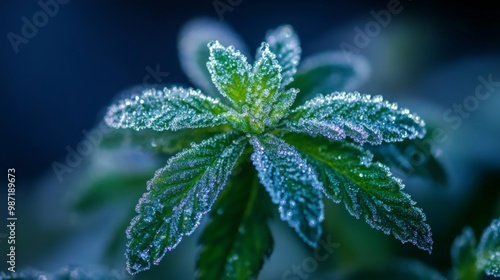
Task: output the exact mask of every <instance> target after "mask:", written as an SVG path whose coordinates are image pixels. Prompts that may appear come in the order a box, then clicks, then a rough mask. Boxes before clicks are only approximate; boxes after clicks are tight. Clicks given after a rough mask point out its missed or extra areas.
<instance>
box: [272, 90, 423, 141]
mask: <svg viewBox="0 0 500 280" xmlns="http://www.w3.org/2000/svg"><path fill="white" fill-rule="evenodd" d="M282 124H283V125H284V128H285V129H286V130H289V131H293V132H299V133H307V134H309V135H311V136H316V135H323V136H325V137H327V138H329V139H332V140H342V139H345V138H346V137H349V138H351V139H352V140H354V141H355V142H357V143H359V144H364V143H366V142H368V143H370V144H372V145H378V144H381V143H382V142H396V141H403V140H404V139H415V138H422V137H423V136H424V134H425V124H424V121H423V120H421V119H420V117H418V116H417V115H414V114H412V113H410V111H409V110H408V109H404V108H399V107H398V106H397V104H395V103H389V102H387V101H384V100H383V99H382V97H381V96H374V97H371V96H370V95H362V94H360V93H358V92H355V93H345V92H338V93H333V94H330V95H327V96H319V97H317V98H315V99H313V100H310V101H308V102H306V104H304V105H302V106H300V107H298V108H296V109H294V110H292V112H291V113H290V114H289V115H288V117H287V118H286V119H284V121H283V122H282Z"/></svg>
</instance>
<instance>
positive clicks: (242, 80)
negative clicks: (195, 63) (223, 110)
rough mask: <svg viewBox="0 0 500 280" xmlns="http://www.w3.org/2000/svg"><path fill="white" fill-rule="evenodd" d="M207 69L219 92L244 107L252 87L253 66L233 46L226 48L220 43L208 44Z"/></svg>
mask: <svg viewBox="0 0 500 280" xmlns="http://www.w3.org/2000/svg"><path fill="white" fill-rule="evenodd" d="M208 48H209V49H210V58H209V61H208V62H207V68H208V71H209V72H210V76H211V77H212V82H213V83H214V85H215V86H216V87H217V89H218V90H219V92H220V93H221V94H222V95H223V96H225V97H226V98H228V99H229V101H231V102H232V103H233V104H235V105H237V106H242V105H243V104H244V102H245V97H246V95H247V91H248V90H247V89H248V87H249V86H250V71H251V66H250V64H248V62H247V58H246V57H245V56H244V55H242V54H241V53H240V52H239V51H237V50H235V49H234V47H233V46H229V47H227V48H225V47H224V46H222V45H221V44H220V43H219V41H212V42H210V43H209V44H208Z"/></svg>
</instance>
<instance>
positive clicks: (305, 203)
mask: <svg viewBox="0 0 500 280" xmlns="http://www.w3.org/2000/svg"><path fill="white" fill-rule="evenodd" d="M250 143H251V144H252V146H253V147H254V153H253V154H252V156H251V158H252V162H253V164H254V166H255V169H257V172H258V173H259V179H260V182H261V183H262V185H264V186H265V187H266V190H267V191H268V192H269V194H270V195H271V199H272V201H273V202H274V203H275V204H277V205H278V206H279V212H280V216H281V219H282V220H283V221H286V222H288V224H289V225H290V226H291V227H292V228H294V229H295V230H296V231H297V233H298V234H299V236H300V237H302V239H303V240H304V241H305V242H307V243H308V244H309V245H311V246H313V247H316V244H317V242H318V239H319V237H320V235H321V222H322V221H323V218H324V217H323V203H322V202H321V194H320V188H321V183H320V182H319V181H318V178H317V177H316V174H315V173H314V172H313V169H312V167H311V166H310V165H309V164H308V163H307V161H305V160H304V159H303V158H302V157H301V156H300V155H299V153H298V152H297V151H296V150H295V149H294V148H293V147H292V146H290V145H288V144H287V143H285V142H284V141H283V140H281V139H279V138H276V137H275V136H273V135H271V134H265V135H263V136H259V137H256V136H254V137H252V139H250Z"/></svg>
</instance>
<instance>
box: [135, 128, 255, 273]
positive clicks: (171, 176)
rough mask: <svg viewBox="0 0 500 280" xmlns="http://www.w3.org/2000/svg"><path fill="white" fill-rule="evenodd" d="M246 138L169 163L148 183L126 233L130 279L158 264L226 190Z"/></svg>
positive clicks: (219, 139)
mask: <svg viewBox="0 0 500 280" xmlns="http://www.w3.org/2000/svg"><path fill="white" fill-rule="evenodd" d="M246 139H247V138H246V137H241V136H238V134H236V133H226V134H221V135H218V136H215V137H213V138H210V139H207V140H205V141H203V142H202V143H200V144H197V145H194V146H193V147H192V148H190V149H187V150H184V151H182V152H180V153H178V154H177V155H176V156H174V157H172V158H171V159H170V160H169V161H168V163H167V165H166V166H165V167H164V168H162V169H159V170H158V171H156V174H155V176H154V178H153V179H152V180H150V181H149V182H148V186H147V187H148V192H147V193H145V194H144V195H143V197H142V198H141V199H140V200H139V203H138V204H137V206H136V211H137V213H138V214H139V215H137V216H136V217H135V218H133V219H132V222H131V224H130V227H129V228H128V229H127V238H128V239H129V242H128V244H127V251H126V256H127V270H128V271H129V272H130V273H131V274H135V273H137V272H140V271H143V270H147V269H149V267H150V266H151V263H154V264H158V263H159V261H160V260H161V258H162V257H163V255H164V254H165V252H167V251H170V250H172V249H174V248H175V246H177V244H178V243H179V242H180V241H181V239H182V237H183V236H185V235H190V234H191V233H192V232H193V231H194V230H195V229H196V228H197V227H198V225H199V223H200V219H201V217H202V215H203V214H205V213H207V212H208V211H209V210H210V209H211V207H212V204H213V203H214V201H215V199H216V198H217V195H218V193H219V192H220V191H221V189H222V188H223V187H224V186H225V185H226V182H227V179H228V177H229V176H230V174H231V171H232V169H233V166H234V164H235V162H236V160H237V159H238V158H239V156H240V155H241V153H242V151H243V149H244V148H245V146H246V142H247V140H246Z"/></svg>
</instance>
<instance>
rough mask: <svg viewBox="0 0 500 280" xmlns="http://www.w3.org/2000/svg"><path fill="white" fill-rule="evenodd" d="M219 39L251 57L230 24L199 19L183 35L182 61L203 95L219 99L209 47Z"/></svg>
mask: <svg viewBox="0 0 500 280" xmlns="http://www.w3.org/2000/svg"><path fill="white" fill-rule="evenodd" d="M213 40H218V41H219V42H221V43H222V44H224V45H233V46H235V47H236V48H237V49H238V50H240V51H241V52H242V53H244V54H248V51H247V50H246V45H245V43H244V42H243V40H242V39H241V38H240V36H238V34H237V33H236V32H234V30H233V29H232V28H231V27H230V26H229V25H227V24H225V23H223V22H220V21H217V20H213V19H210V18H199V19H195V20H192V21H190V22H188V23H187V24H186V25H185V26H184V27H183V28H182V30H181V32H180V35H179V44H178V50H179V60H180V63H181V67H182V69H183V70H184V72H185V73H186V75H187V76H188V78H189V80H190V81H191V83H193V84H194V85H196V86H197V87H199V88H200V89H201V90H202V91H203V92H206V93H207V94H209V95H211V96H214V97H217V96H219V92H218V90H217V89H216V88H215V86H214V84H213V83H212V80H211V78H210V73H209V72H208V69H207V61H208V58H209V56H210V51H209V50H208V48H207V44H208V43H209V42H211V41H213Z"/></svg>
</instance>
